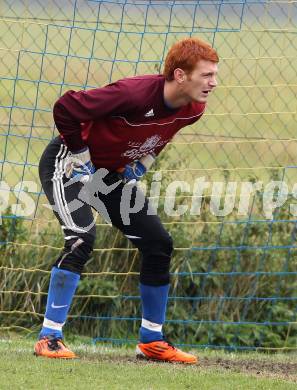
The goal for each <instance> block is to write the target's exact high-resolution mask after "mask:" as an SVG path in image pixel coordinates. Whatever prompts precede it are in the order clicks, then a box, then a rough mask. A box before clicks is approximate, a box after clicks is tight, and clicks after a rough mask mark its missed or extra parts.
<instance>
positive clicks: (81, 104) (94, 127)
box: [54, 75, 205, 170]
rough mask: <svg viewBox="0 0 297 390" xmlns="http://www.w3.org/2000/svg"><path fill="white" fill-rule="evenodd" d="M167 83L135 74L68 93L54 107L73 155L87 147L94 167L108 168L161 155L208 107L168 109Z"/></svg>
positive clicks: (189, 106) (188, 105)
mask: <svg viewBox="0 0 297 390" xmlns="http://www.w3.org/2000/svg"><path fill="white" fill-rule="evenodd" d="M164 83H165V78H164V76H162V75H146V76H135V77H129V78H125V79H122V80H119V81H117V82H115V83H112V84H109V85H107V86H105V87H103V88H96V89H92V90H89V91H79V92H75V91H68V92H66V93H65V94H64V95H63V96H62V97H61V98H60V99H59V100H58V101H57V102H56V104H55V106H54V120H55V123H56V126H57V128H58V130H59V132H60V134H61V136H62V138H63V140H64V142H65V144H66V145H67V146H68V148H69V149H70V150H71V151H73V152H75V151H78V150H80V149H83V148H84V147H85V146H86V145H87V146H88V147H89V149H90V154H91V158H92V162H93V164H94V165H95V166H96V167H97V168H100V167H104V168H107V169H109V170H115V169H117V168H120V167H123V166H125V165H126V164H127V163H130V162H132V161H134V160H137V159H139V158H141V157H142V156H144V155H147V154H149V153H154V154H156V155H158V154H159V153H160V151H161V150H162V149H163V148H164V146H165V145H166V144H167V143H168V142H169V141H170V140H171V139H172V137H173V136H174V135H175V134H176V133H177V132H178V131H179V130H180V129H181V128H182V127H185V126H188V125H190V124H192V123H194V122H195V121H197V120H198V119H199V118H200V117H201V116H202V114H203V112H204V109H205V103H189V104H187V105H186V106H183V107H180V108H178V109H172V108H169V107H168V106H167V105H166V104H165V102H164V97H163V94H164Z"/></svg>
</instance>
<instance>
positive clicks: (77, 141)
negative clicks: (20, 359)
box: [35, 38, 219, 364]
mask: <svg viewBox="0 0 297 390" xmlns="http://www.w3.org/2000/svg"><path fill="white" fill-rule="evenodd" d="M218 61H219V58H218V55H217V53H216V51H215V50H214V49H213V48H212V47H211V46H210V45H208V44H206V43H204V42H203V41H201V40H199V39H195V38H185V39H182V40H180V41H178V42H176V43H175V44H174V45H173V46H172V47H171V49H170V50H169V52H168V54H167V57H166V60H165V66H164V71H163V74H159V75H145V76H135V77H129V78H125V79H122V80H119V81H117V82H115V83H112V84H109V85H107V86H105V87H103V88H96V89H93V90H88V91H79V92H75V91H72V90H71V91H68V92H66V93H65V94H64V95H63V96H62V97H60V98H59V100H58V101H57V102H56V104H55V105H54V109H53V114H54V120H55V124H56V127H57V129H58V131H59V133H60V135H59V136H58V137H56V138H55V139H54V140H52V141H51V142H50V144H49V145H48V146H47V148H46V149H45V151H44V153H43V155H42V157H41V160H40V166H39V174H40V180H41V183H42V186H43V189H44V192H45V194H46V196H47V198H48V201H49V203H50V204H51V205H52V206H53V211H54V213H55V215H56V217H57V218H58V220H59V222H60V224H61V227H62V230H63V233H64V238H65V246H64V249H63V251H62V253H61V254H60V255H59V257H58V258H57V259H56V261H55V263H54V264H53V268H52V271H51V278H50V285H49V291H48V297H47V305H46V312H45V316H44V321H43V325H42V329H41V331H40V334H39V340H38V341H37V343H36V345H35V354H36V355H37V356H46V357H50V358H74V357H75V354H74V353H73V352H72V351H71V350H70V349H69V348H67V347H66V346H65V344H64V342H63V333H62V328H63V325H64V324H65V321H66V319H67V314H68V311H69V308H70V305H71V302H72V299H73V295H74V293H75V290H76V288H77V285H78V283H79V279H80V275H81V273H82V271H83V268H84V265H85V263H86V262H87V261H88V259H89V258H90V255H91V252H92V250H93V246H94V241H95V223H94V219H93V214H92V207H91V205H90V202H89V203H88V202H85V203H81V202H80V201H79V200H78V199H79V196H78V195H79V193H80V192H81V190H82V188H83V187H84V186H86V187H87V184H84V183H86V182H88V181H89V182H90V181H91V182H92V185H93V186H94V185H95V186H96V180H97V179H98V183H99V181H100V183H101V184H100V185H99V184H98V191H97V192H96V197H97V204H98V205H101V206H100V207H99V206H98V207H96V206H94V204H92V206H93V207H95V208H97V211H98V212H99V213H101V215H102V216H103V217H104V218H106V219H108V220H109V221H111V223H112V224H113V226H115V227H117V228H118V229H119V230H120V231H121V232H122V233H123V234H124V235H125V236H126V237H127V238H128V239H129V240H130V241H131V242H132V243H133V245H134V246H135V247H137V248H138V250H139V251H140V253H141V257H142V262H141V269H140V295H141V304H142V322H141V327H140V331H139V343H138V345H137V347H136V353H137V355H139V356H142V357H145V358H147V359H157V360H161V361H170V362H180V363H189V364H193V363H196V362H197V357H196V356H194V355H192V354H189V353H185V352H183V351H181V350H179V349H177V348H175V347H174V346H173V345H172V344H170V343H168V342H167V341H166V339H165V338H164V337H163V333H162V325H163V323H164V321H165V312H166V305H167V298H168V291H169V286H170V281H169V265H170V258H171V254H172V251H173V243H172V239H171V236H170V235H169V233H168V232H167V231H166V230H165V229H164V227H163V225H162V223H161V221H160V219H159V217H158V216H157V215H156V213H154V212H152V210H150V205H149V202H148V200H147V199H146V198H145V197H144V195H142V197H143V201H144V205H143V207H142V208H141V209H140V211H138V212H134V213H131V215H130V216H129V223H127V221H123V218H122V214H121V207H122V204H123V203H122V197H123V194H124V191H125V189H127V186H129V189H130V190H129V191H130V192H131V194H132V196H131V199H130V200H131V202H132V203H133V201H134V202H136V198H137V193H139V191H140V190H139V188H138V187H137V185H135V182H137V181H138V180H139V179H140V178H141V176H142V175H144V174H145V172H146V170H147V169H148V168H149V167H150V165H151V163H152V161H153V160H154V158H156V157H157V156H158V154H159V153H160V152H161V150H162V149H163V148H164V147H165V145H166V144H167V143H168V142H169V141H170V140H171V139H172V137H173V136H174V135H175V134H176V133H177V132H178V131H179V130H180V129H181V128H183V127H185V126H188V125H190V124H192V123H194V122H196V121H197V120H198V119H200V118H201V116H202V114H203V112H204V110H205V106H206V101H207V98H208V95H209V93H210V92H211V91H212V90H213V89H214V88H215V87H216V85H217V81H216V76H217V63H218ZM102 169H103V172H105V174H104V175H103V176H102V180H101V176H100V175H101V174H99V172H101V171H102ZM98 175H99V176H100V177H99V176H98ZM99 179H100V180H99ZM131 183H134V184H131ZM102 185H103V186H102ZM129 191H128V192H129ZM75 202H77V203H75ZM75 204H78V205H79V207H73V205H75Z"/></svg>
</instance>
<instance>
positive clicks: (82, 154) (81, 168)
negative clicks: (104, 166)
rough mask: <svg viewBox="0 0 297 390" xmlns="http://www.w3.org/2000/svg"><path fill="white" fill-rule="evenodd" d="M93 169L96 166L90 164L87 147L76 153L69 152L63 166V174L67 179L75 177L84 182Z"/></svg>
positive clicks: (87, 179) (93, 171)
mask: <svg viewBox="0 0 297 390" xmlns="http://www.w3.org/2000/svg"><path fill="white" fill-rule="evenodd" d="M95 171H96V168H95V167H94V165H93V164H92V161H91V156H90V152H89V148H88V147H86V148H84V149H82V150H80V151H79V152H76V153H72V152H70V154H69V155H68V159H67V162H66V166H65V176H66V177H67V178H68V179H76V180H77V181H81V182H83V183H86V182H88V181H89V179H90V176H91V175H92V174H93V173H95Z"/></svg>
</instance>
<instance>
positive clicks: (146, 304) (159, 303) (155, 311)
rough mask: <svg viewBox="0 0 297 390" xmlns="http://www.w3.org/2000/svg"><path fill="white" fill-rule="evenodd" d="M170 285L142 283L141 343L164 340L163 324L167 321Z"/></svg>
mask: <svg viewBox="0 0 297 390" xmlns="http://www.w3.org/2000/svg"><path fill="white" fill-rule="evenodd" d="M169 287H170V285H169V284H166V285H165V286H147V285H144V284H142V283H141V284H140V295H141V302H142V322H141V328H140V332H139V334H140V342H141V343H151V342H152V341H158V340H163V333H162V325H163V323H164V322H165V314H166V306H167V299H168V292H169Z"/></svg>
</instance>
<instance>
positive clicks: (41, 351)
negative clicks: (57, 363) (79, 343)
mask: <svg viewBox="0 0 297 390" xmlns="http://www.w3.org/2000/svg"><path fill="white" fill-rule="evenodd" d="M34 351H35V352H34V355H36V356H43V357H48V358H58V359H74V358H76V357H77V356H76V355H75V353H74V352H72V351H70V349H68V348H67V347H66V345H65V344H64V343H63V341H62V340H61V339H57V338H50V337H43V338H42V339H40V340H38V341H37V343H36V344H35V347H34Z"/></svg>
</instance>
